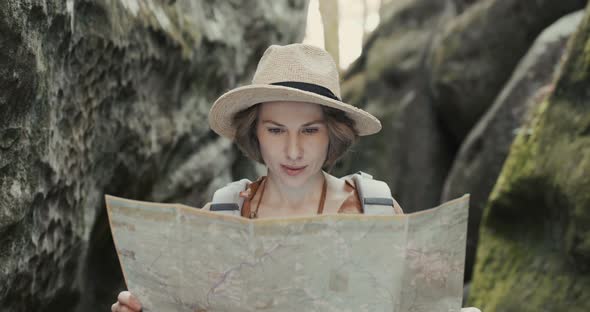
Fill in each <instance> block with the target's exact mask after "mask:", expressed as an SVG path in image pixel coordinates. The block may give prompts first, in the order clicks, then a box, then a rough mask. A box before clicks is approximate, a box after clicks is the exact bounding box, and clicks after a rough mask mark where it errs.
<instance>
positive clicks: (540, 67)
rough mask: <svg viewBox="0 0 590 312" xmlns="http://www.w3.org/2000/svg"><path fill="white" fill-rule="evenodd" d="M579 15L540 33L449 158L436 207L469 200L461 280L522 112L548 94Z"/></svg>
mask: <svg viewBox="0 0 590 312" xmlns="http://www.w3.org/2000/svg"><path fill="white" fill-rule="evenodd" d="M583 14H584V13H583V11H578V12H576V13H571V14H569V15H567V16H565V17H563V18H561V19H559V20H558V21H557V22H555V23H554V24H553V25H551V26H550V27H549V28H547V29H546V30H544V31H543V33H541V35H540V36H539V37H538V38H537V39H536V40H535V43H534V44H533V46H532V47H531V48H530V49H529V51H528V52H527V54H526V56H525V57H524V58H523V59H522V60H521V61H520V62H519V65H518V66H517V67H516V69H515V70H514V72H513V74H512V77H511V78H510V80H509V82H508V83H507V84H506V85H505V86H504V88H503V89H502V92H500V94H499V95H498V96H497V97H496V100H495V101H494V104H493V105H492V107H491V108H490V109H489V110H488V111H487V112H486V113H485V114H484V116H483V117H482V118H481V119H480V121H479V122H478V123H477V125H476V126H475V127H473V129H472V130H471V132H470V133H469V135H468V136H467V138H466V139H465V140H464V141H463V143H462V145H461V148H460V150H459V152H458V154H457V156H455V160H454V161H453V166H452V168H451V170H450V172H449V175H448V177H447V179H446V181H445V185H444V188H443V193H442V198H441V202H444V201H447V200H449V199H453V198H456V197H457V196H461V195H462V194H465V193H470V194H471V206H470V208H469V230H468V241H467V268H468V270H467V271H468V272H467V273H466V275H467V277H466V278H467V279H470V276H471V274H470V269H471V268H472V267H473V263H474V260H475V249H476V246H477V236H478V230H479V223H480V220H481V215H482V212H483V208H484V207H485V203H486V202H487V200H488V196H489V194H490V192H491V190H492V188H493V187H494V184H495V183H496V180H497V178H498V175H499V174H500V170H501V169H502V164H504V161H505V159H506V156H507V154H508V150H509V148H510V144H511V143H512V141H513V139H514V136H515V134H516V133H517V132H518V131H519V127H520V125H521V124H522V121H523V118H524V116H525V112H527V111H530V110H531V109H532V108H533V107H536V106H537V105H538V104H539V103H540V102H542V101H543V100H544V98H545V95H546V94H547V93H548V92H550V90H551V81H552V78H553V77H554V73H555V72H556V71H557V70H558V67H559V66H558V64H559V60H560V58H561V57H562V55H563V51H564V49H565V46H566V43H567V39H568V38H569V37H570V36H571V34H572V33H574V31H575V30H576V28H577V26H578V24H579V23H580V20H581V19H582V17H583Z"/></svg>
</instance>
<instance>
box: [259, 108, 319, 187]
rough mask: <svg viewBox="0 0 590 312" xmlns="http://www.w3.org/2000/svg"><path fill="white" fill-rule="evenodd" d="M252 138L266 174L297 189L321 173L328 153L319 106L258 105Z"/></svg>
mask: <svg viewBox="0 0 590 312" xmlns="http://www.w3.org/2000/svg"><path fill="white" fill-rule="evenodd" d="M260 105H261V107H260V109H259V111H258V124H257V128H256V134H257V137H258V142H259V143H260V152H261V154H262V159H263V160H264V163H265V164H266V166H267V167H268V170H269V174H272V175H273V177H274V178H277V179H279V180H280V182H282V183H284V184H286V185H289V186H293V187H298V186H302V185H304V184H305V183H306V182H307V181H308V180H309V179H310V178H312V177H314V176H315V175H317V174H318V173H320V172H321V170H322V166H323V164H324V161H325V160H326V156H327V153H328V142H329V138H328V129H327V126H326V124H325V122H324V114H323V111H322V109H321V107H320V105H317V104H312V103H302V102H289V101H280V102H267V103H262V104H260Z"/></svg>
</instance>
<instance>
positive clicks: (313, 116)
mask: <svg viewBox="0 0 590 312" xmlns="http://www.w3.org/2000/svg"><path fill="white" fill-rule="evenodd" d="M258 114H259V115H258V117H259V118H260V119H261V120H265V119H270V120H273V121H277V122H280V121H288V120H291V121H311V120H317V119H322V118H323V115H324V114H323V111H322V108H321V106H320V105H319V104H313V103H306V102H291V101H277V102H265V103H262V104H261V105H260V110H259V112H258Z"/></svg>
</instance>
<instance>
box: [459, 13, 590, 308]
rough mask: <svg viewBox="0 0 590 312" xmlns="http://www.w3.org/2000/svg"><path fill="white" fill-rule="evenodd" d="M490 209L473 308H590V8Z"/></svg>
mask: <svg viewBox="0 0 590 312" xmlns="http://www.w3.org/2000/svg"><path fill="white" fill-rule="evenodd" d="M567 55H568V56H567V58H566V59H565V62H564V64H563V67H562V69H561V72H560V74H559V75H558V78H557V79H556V82H555V85H556V86H555V90H554V91H553V93H552V94H551V95H550V96H549V97H548V98H547V99H546V100H545V101H544V102H543V103H542V105H541V106H540V107H539V108H538V109H537V110H536V111H535V114H534V116H533V117H532V119H531V120H530V122H528V123H527V124H526V128H525V129H524V130H523V131H521V132H520V134H519V135H518V137H517V138H516V140H515V142H514V143H513V145H512V147H511V150H510V154H509V156H508V159H507V160H506V163H505V165H504V167H503V169H502V172H501V174H500V177H499V179H498V182H497V183H496V186H495V188H494V190H493V192H492V194H491V196H490V199H489V202H488V205H487V207H486V210H485V212H484V217H483V220H482V228H481V231H480V243H479V245H478V252H477V260H476V267H475V273H474V281H473V285H472V289H471V294H470V297H469V304H470V305H474V306H477V307H479V308H481V309H482V311H486V312H488V311H525V312H526V311H570V312H571V311H574V312H577V311H580V312H582V311H590V174H589V172H590V105H588V103H590V92H589V91H590V87H589V85H590V7H588V8H587V9H586V16H585V18H584V20H583V21H582V23H581V25H580V28H578V31H577V33H576V34H575V35H574V36H573V37H572V40H571V41H570V43H569V47H568V52H567Z"/></svg>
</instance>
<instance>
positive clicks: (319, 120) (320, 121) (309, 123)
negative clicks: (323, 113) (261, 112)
mask: <svg viewBox="0 0 590 312" xmlns="http://www.w3.org/2000/svg"><path fill="white" fill-rule="evenodd" d="M267 122H268V123H271V124H274V125H277V126H279V127H286V126H285V125H283V124H280V123H278V122H276V121H273V120H263V121H262V123H267ZM316 123H324V120H323V119H317V120H313V121H310V122H306V123H304V124H303V125H301V126H302V127H307V126H310V125H313V124H316Z"/></svg>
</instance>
